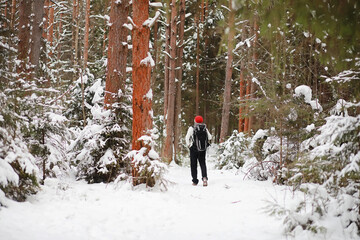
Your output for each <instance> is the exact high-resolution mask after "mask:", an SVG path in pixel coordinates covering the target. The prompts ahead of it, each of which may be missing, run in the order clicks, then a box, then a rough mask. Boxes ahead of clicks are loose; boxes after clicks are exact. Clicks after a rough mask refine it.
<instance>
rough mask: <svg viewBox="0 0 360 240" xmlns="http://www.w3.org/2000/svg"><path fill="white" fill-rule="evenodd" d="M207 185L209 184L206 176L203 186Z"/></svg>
mask: <svg viewBox="0 0 360 240" xmlns="http://www.w3.org/2000/svg"><path fill="white" fill-rule="evenodd" d="M207 185H208V182H207V179H206V178H204V179H203V186H204V187H207Z"/></svg>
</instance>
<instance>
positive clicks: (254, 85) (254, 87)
mask: <svg viewBox="0 0 360 240" xmlns="http://www.w3.org/2000/svg"><path fill="white" fill-rule="evenodd" d="M258 29H259V27H258V24H257V17H256V16H255V17H254V29H253V31H254V35H255V39H254V42H253V46H252V48H253V49H252V52H253V55H252V72H253V76H252V77H255V73H256V71H257V70H256V62H257V49H256V48H257V39H258ZM284 72H285V69H284ZM284 83H285V81H284ZM255 92H256V84H255V81H251V90H250V94H251V97H252V98H255ZM254 124H255V116H251V117H250V118H249V132H250V131H251V129H253V128H254V126H253V125H254Z"/></svg>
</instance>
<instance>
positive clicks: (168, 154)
mask: <svg viewBox="0 0 360 240" xmlns="http://www.w3.org/2000/svg"><path fill="white" fill-rule="evenodd" d="M176 14H177V12H176V0H172V2H171V30H170V33H171V34H170V59H169V60H170V61H169V62H170V64H169V66H170V69H169V92H168V94H169V97H168V110H167V119H166V138H165V144H164V154H163V156H164V158H165V159H166V161H167V162H168V163H170V162H171V161H172V155H173V147H174V123H175V94H176V87H175V77H176V76H175V67H176V61H175V60H176V28H177V26H176Z"/></svg>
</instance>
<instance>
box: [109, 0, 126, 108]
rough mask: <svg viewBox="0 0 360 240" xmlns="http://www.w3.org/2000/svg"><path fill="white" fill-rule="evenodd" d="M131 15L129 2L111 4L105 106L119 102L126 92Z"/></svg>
mask: <svg viewBox="0 0 360 240" xmlns="http://www.w3.org/2000/svg"><path fill="white" fill-rule="evenodd" d="M128 15H129V1H128V0H123V1H121V3H117V1H116V0H112V2H111V10H110V30H109V46H108V66H107V69H108V72H107V76H106V86H105V105H106V106H110V105H112V104H113V103H115V102H117V101H119V98H120V97H121V96H120V95H118V94H119V91H121V94H123V93H124V91H125V80H126V63H127V55H128V44H127V36H128V33H129V31H128V29H127V28H125V27H124V24H126V22H127V18H128Z"/></svg>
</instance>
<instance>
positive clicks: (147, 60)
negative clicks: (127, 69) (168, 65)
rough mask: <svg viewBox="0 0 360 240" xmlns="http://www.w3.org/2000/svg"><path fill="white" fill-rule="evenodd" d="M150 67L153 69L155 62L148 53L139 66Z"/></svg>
mask: <svg viewBox="0 0 360 240" xmlns="http://www.w3.org/2000/svg"><path fill="white" fill-rule="evenodd" d="M144 65H145V66H151V67H155V61H154V59H153V58H152V57H151V54H150V53H149V52H148V54H147V57H146V58H144V59H143V60H141V61H140V66H144Z"/></svg>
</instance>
